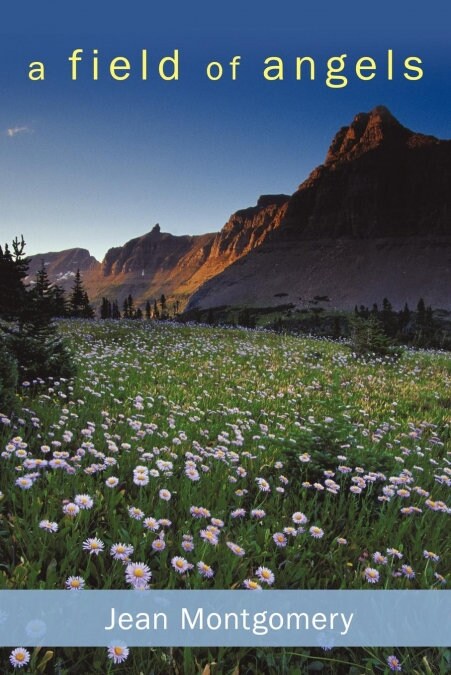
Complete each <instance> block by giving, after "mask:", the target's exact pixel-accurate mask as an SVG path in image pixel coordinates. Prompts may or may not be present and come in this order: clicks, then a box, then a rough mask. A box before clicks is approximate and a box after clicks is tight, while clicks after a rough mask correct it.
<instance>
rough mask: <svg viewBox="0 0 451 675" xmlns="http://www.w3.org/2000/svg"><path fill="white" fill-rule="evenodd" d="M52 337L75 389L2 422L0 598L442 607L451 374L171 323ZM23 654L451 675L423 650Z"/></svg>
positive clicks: (41, 663)
mask: <svg viewBox="0 0 451 675" xmlns="http://www.w3.org/2000/svg"><path fill="white" fill-rule="evenodd" d="M60 330H61V332H62V333H63V334H64V335H65V336H66V337H67V340H68V343H69V345H70V348H71V350H72V351H73V353H74V357H75V360H76V362H77V366H78V374H77V377H76V378H75V379H74V380H71V381H63V380H46V381H43V380H42V381H39V380H38V381H34V382H28V383H23V384H22V386H21V388H20V392H19V397H20V404H19V410H18V414H17V415H16V416H12V415H10V414H9V411H0V413H1V415H0V440H1V459H0V462H1V463H0V490H1V493H2V496H1V498H0V589H64V588H67V590H68V592H83V589H127V588H133V587H149V588H151V589H243V588H247V589H249V592H255V591H259V590H261V591H262V592H270V590H271V589H366V590H367V589H370V588H371V589H375V590H376V589H394V590H402V589H436V590H437V592H440V591H442V592H443V591H444V590H446V589H447V588H448V587H449V583H450V579H451V577H450V571H451V570H450V560H451V538H450V536H449V531H450V514H451V508H450V504H449V494H450V487H451V443H450V434H451V427H450V423H451V412H450V411H451V394H450V392H451V386H450V385H451V356H450V354H446V353H440V352H432V351H431V352H426V351H423V352H420V351H409V350H406V351H404V352H403V353H402V356H401V357H400V358H396V359H394V358H389V357H385V358H382V357H371V356H368V357H366V358H362V357H357V356H356V355H355V354H353V352H352V349H351V347H350V346H349V345H347V344H345V343H338V342H332V341H326V340H319V339H316V340H315V339H308V338H299V337H296V336H289V335H282V334H275V333H271V332H266V331H261V330H244V329H232V328H220V327H202V326H190V325H185V326H182V325H176V324H171V323H169V322H138V321H135V322H127V321H122V322H120V323H119V322H112V321H104V322H95V321H67V322H61V324H60ZM13 647H14V645H12V646H11V648H13ZM9 654H10V650H1V658H0V671H1V672H2V673H8V672H13V667H12V665H11V664H10V663H9ZM30 654H31V660H30V662H29V663H28V664H26V665H25V666H24V667H23V669H22V670H21V672H26V673H47V674H50V673H52V674H58V675H66V674H69V673H70V674H72V673H75V674H78V673H80V674H82V673H93V674H96V673H99V674H104V673H110V672H114V673H120V674H126V673H127V674H130V675H132V674H134V673H136V674H137V675H138V674H140V673H143V675H149V674H150V673H166V672H167V673H171V672H172V673H183V674H186V675H190V674H191V673H193V674H194V673H204V675H209V673H218V674H219V673H221V674H222V673H233V674H234V675H239V674H244V673H255V674H256V673H310V672H323V673H337V674H342V673H343V674H345V673H346V674H348V673H349V675H357V674H359V673H389V672H391V671H392V670H396V669H398V670H399V669H402V671H403V672H405V673H409V674H410V673H412V674H413V673H419V674H425V675H429V674H434V675H435V674H440V675H441V674H444V673H448V672H450V670H451V651H450V650H445V649H441V650H439V649H432V648H431V649H404V648H402V649H398V648H393V649H391V650H390V649H387V648H384V649H382V648H374V649H363V648H362V649H344V648H329V646H327V645H323V646H318V647H315V648H312V649H303V648H302V649H301V648H299V649H294V648H289V649H288V648H287V649H252V648H240V649H233V650H232V649H221V648H218V649H210V650H208V649H195V650H191V649H148V650H144V649H138V648H130V651H129V654H127V655H126V656H125V655H124V654H125V652H124V654H122V656H124V658H123V659H122V657H121V655H120V654H118V658H117V659H116V661H117V663H116V662H115V659H114V658H113V657H112V656H111V655H108V654H107V650H106V649H90V650H88V649H75V648H73V649H52V646H51V645H49V646H48V649H46V648H42V649H35V650H31V649H30ZM390 656H395V657H396V660H392V662H391V665H390V662H388V661H387V659H388V657H390ZM396 663H398V665H399V668H395V667H394V665H396Z"/></svg>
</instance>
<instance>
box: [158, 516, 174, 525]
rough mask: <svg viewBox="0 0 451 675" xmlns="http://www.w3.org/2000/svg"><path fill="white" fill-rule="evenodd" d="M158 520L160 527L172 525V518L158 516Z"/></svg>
mask: <svg viewBox="0 0 451 675" xmlns="http://www.w3.org/2000/svg"><path fill="white" fill-rule="evenodd" d="M158 522H159V524H160V525H161V527H171V525H172V520H169V518H160V519H159V520H158Z"/></svg>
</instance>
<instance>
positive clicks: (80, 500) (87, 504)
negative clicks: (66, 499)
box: [74, 495, 94, 509]
mask: <svg viewBox="0 0 451 675" xmlns="http://www.w3.org/2000/svg"><path fill="white" fill-rule="evenodd" d="M74 502H75V503H76V505H77V506H79V507H80V508H81V509H92V507H93V505H94V500H93V499H92V497H90V496H89V495H76V496H75V499H74Z"/></svg>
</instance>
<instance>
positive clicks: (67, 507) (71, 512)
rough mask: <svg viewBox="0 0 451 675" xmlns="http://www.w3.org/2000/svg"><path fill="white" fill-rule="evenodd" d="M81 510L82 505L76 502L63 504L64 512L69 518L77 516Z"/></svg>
mask: <svg viewBox="0 0 451 675" xmlns="http://www.w3.org/2000/svg"><path fill="white" fill-rule="evenodd" d="M79 512H80V507H79V506H77V505H76V504H74V503H73V502H69V504H64V506H63V513H64V514H65V515H66V516H69V518H75V516H76V515H77V514H78V513H79Z"/></svg>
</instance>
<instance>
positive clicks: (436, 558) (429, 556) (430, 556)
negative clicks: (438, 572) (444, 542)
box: [423, 551, 440, 562]
mask: <svg viewBox="0 0 451 675" xmlns="http://www.w3.org/2000/svg"><path fill="white" fill-rule="evenodd" d="M423 557H424V558H426V559H427V560H433V561H434V562H438V561H439V560H440V556H439V555H437V553H433V552H432V551H423Z"/></svg>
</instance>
